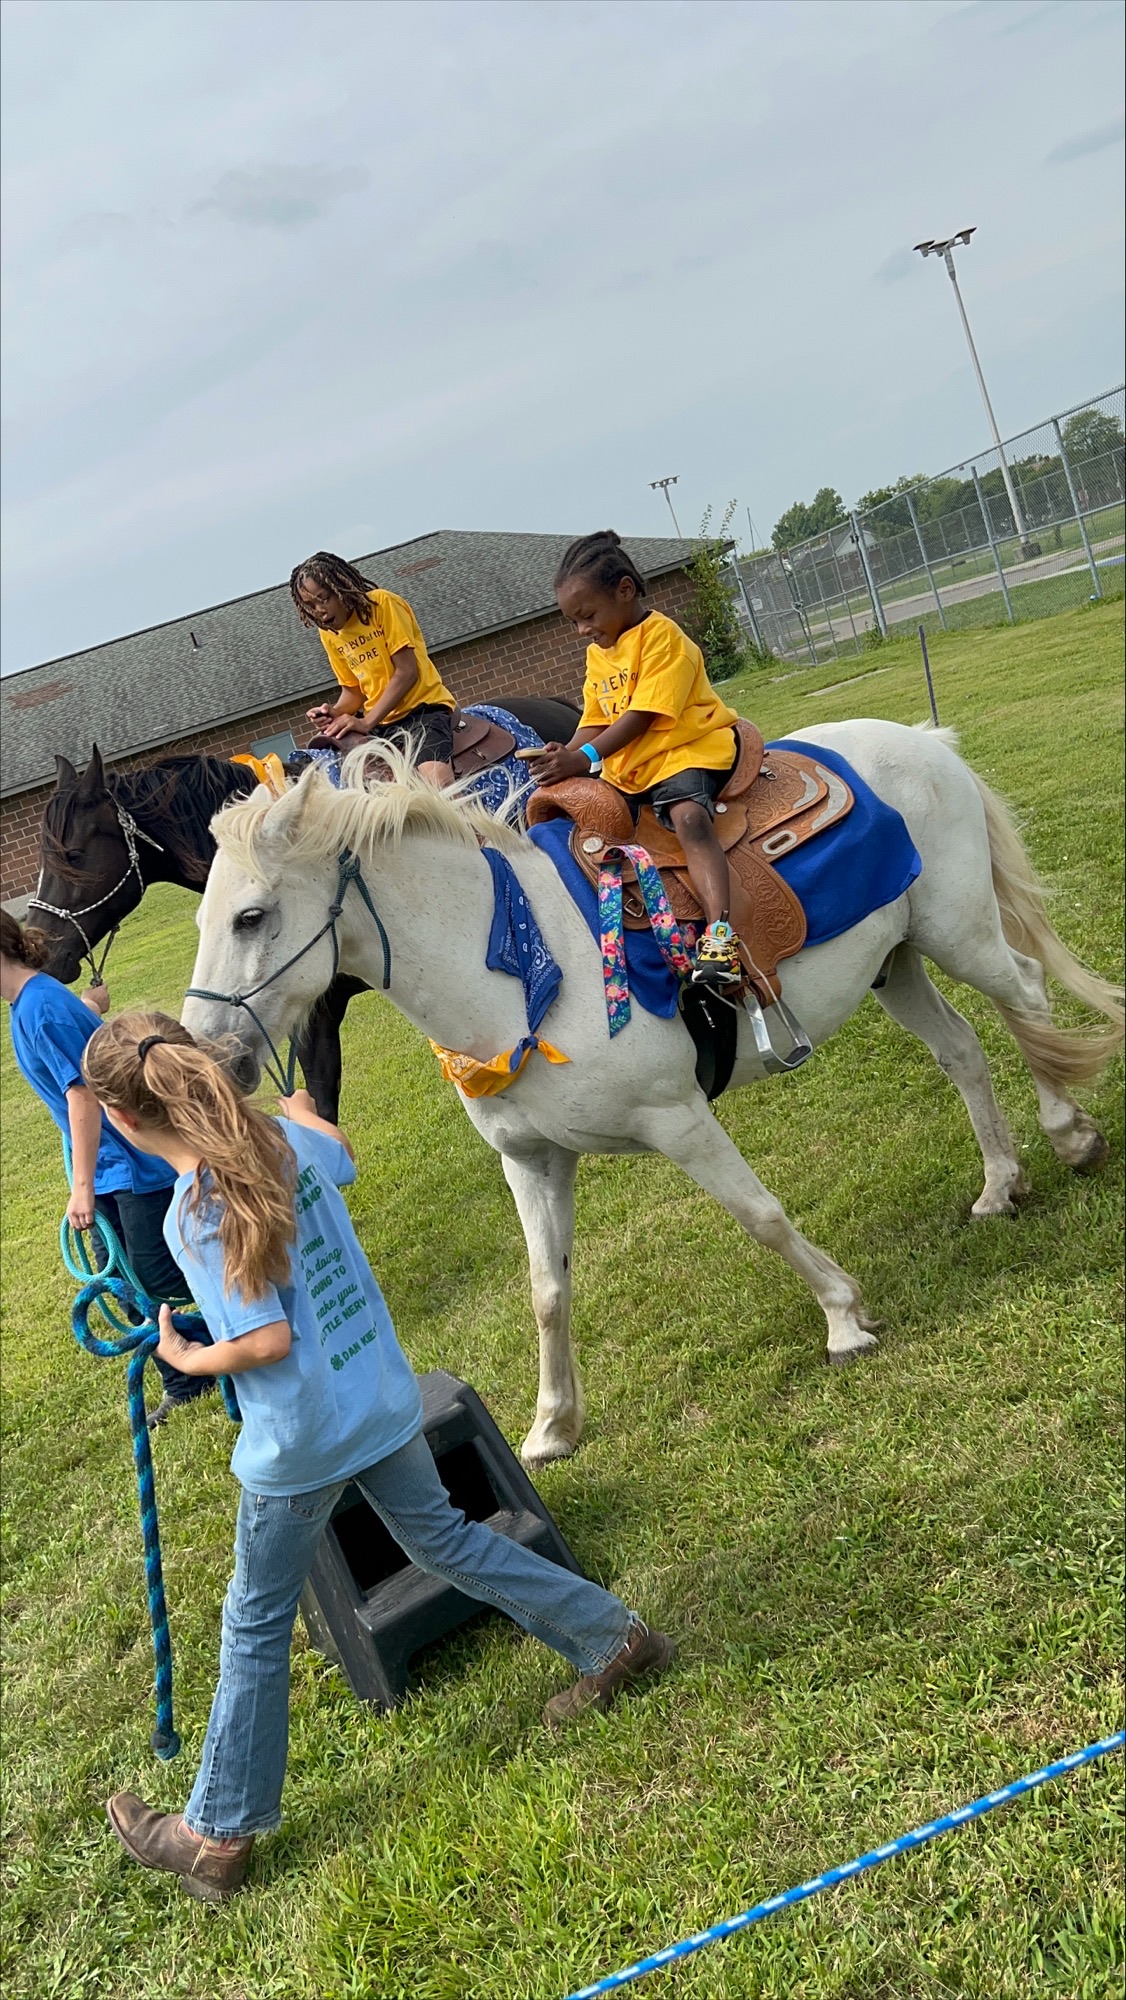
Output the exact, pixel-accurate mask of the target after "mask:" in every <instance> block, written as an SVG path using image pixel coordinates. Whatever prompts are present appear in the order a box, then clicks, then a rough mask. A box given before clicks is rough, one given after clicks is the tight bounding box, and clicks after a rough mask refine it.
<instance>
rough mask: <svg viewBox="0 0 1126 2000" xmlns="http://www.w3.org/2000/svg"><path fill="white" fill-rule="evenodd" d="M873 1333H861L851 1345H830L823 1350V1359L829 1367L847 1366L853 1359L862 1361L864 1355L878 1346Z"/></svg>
mask: <svg viewBox="0 0 1126 2000" xmlns="http://www.w3.org/2000/svg"><path fill="white" fill-rule="evenodd" d="M879 1344H880V1343H879V1341H878V1340H877V1339H876V1336H875V1334H874V1333H864V1334H861V1336H860V1339H859V1340H854V1341H853V1343H852V1346H851V1347H830V1348H827V1349H826V1351H825V1359H826V1360H827V1361H828V1363H829V1366H830V1368H849V1367H851V1365H852V1363H853V1362H854V1361H863V1360H864V1358H865V1356H866V1355H869V1354H871V1353H872V1351H873V1350H874V1349H875V1348H877V1347H878V1346H879Z"/></svg>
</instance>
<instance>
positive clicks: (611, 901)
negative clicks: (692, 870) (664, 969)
mask: <svg viewBox="0 0 1126 2000" xmlns="http://www.w3.org/2000/svg"><path fill="white" fill-rule="evenodd" d="M623 856H624V857H625V859H626V860H627V861H632V862H633V865H634V867H635V869H636V870H637V884H638V888H639V889H640V890H641V895H642V900H643V901H644V904H645V911H646V915H647V916H648V918H649V924H650V928H651V929H652V932H653V936H654V937H655V938H656V940H657V944H658V946H659V947H660V951H661V956H662V958H663V959H664V961H665V963H666V965H667V966H668V967H669V968H670V970H671V971H672V972H674V973H675V974H676V976H677V978H678V979H687V978H688V975H689V974H690V972H691V971H692V959H691V956H690V953H689V950H688V947H687V944H686V941H685V939H684V937H683V936H682V935H681V932H680V928H679V925H678V924H677V921H676V918H675V917H674V916H673V913H672V909H671V907H670V904H669V899H668V897H667V895H666V894H665V885H664V883H663V882H662V880H661V877H660V873H659V871H658V870H657V869H656V868H655V867H654V865H653V861H652V859H651V857H650V855H649V853H648V851H647V850H646V849H645V848H644V847H634V846H623V847H608V848H607V849H606V852H605V855H604V856H603V860H602V865H601V867H600V868H599V871H598V927H599V931H600V933H601V939H602V979H603V984H604V986H605V989H606V1018H607V1020H608V1022H609V1025H610V1036H611V1039H613V1037H614V1036H615V1035H618V1034H620V1033H621V1031H622V1029H623V1028H624V1027H625V1025H626V1023H627V1022H628V1020H629V1018H630V1000H629V971H628V968H627V965H626V947H625V927H624V924H623V922H622V857H623Z"/></svg>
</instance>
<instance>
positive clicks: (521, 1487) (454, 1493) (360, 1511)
mask: <svg viewBox="0 0 1126 2000" xmlns="http://www.w3.org/2000/svg"><path fill="white" fill-rule="evenodd" d="M419 1387H420V1388H421V1390H422V1428H423V1431H424V1434H425V1437H426V1442H427V1444H428V1445H429V1446H430V1449H431V1451H432V1452H433V1454H434V1462H435V1464H436V1465H437V1468H438V1472H439V1474H440V1476H441V1480H442V1484H443V1486H444V1487H445V1488H446V1491H447V1492H448V1494H449V1496H450V1499H451V1500H452V1501H453V1504H454V1506H455V1507H458V1508H460V1509H461V1511H462V1512H463V1513H464V1514H465V1516H466V1518H467V1520H470V1521H487V1522H488V1524H489V1526H490V1527H491V1528H494V1529H495V1530H496V1532H497V1533H498V1534H501V1535H509V1536H511V1538H512V1540H513V1541H517V1542H520V1543H521V1544H522V1545H523V1547H524V1548H527V1549H534V1550H535V1552H536V1554H537V1555H541V1556H547V1557H548V1558H549V1560H550V1561H551V1562H556V1563H558V1564H559V1565H560V1567H561V1568H563V1569H569V1570H572V1571H573V1572H574V1573H575V1575H577V1576H582V1574H583V1571H582V1568H581V1566H580V1564H579V1563H577V1562H576V1560H575V1558H574V1556H573V1555H572V1553H571V1551H570V1549H569V1548H568V1546H567V1544H566V1542H565V1541H564V1539H563V1536H562V1535H561V1534H560V1532H559V1529H558V1528H557V1527H556V1525H555V1522H554V1521H553V1520H552V1518H551V1515H550V1514H549V1513H548V1511H547V1508H546V1507H545V1506H544V1503H543V1501H542V1500H541V1499H540V1496H539V1494H538V1493H537V1492H536V1489H535V1487H534V1486H533V1485H532V1482H531V1480H530V1479H529V1478H528V1476H527V1474H526V1473H525V1472H524V1471H523V1469H522V1467H521V1465H520V1463H519V1461H518V1459H517V1458H516V1457H515V1454H514V1453H513V1452H512V1451H511V1450H510V1448H509V1446H508V1445H507V1444H506V1442H505V1440H504V1438H503V1437H502V1436H501V1433H500V1431H499V1430H498V1429H497V1426H496V1424H495V1423H494V1422H493V1419H492V1417H491V1416H490V1415H489V1412H488V1410H487V1409H486V1408H485V1405H484V1403H483V1402H482V1401H481V1398H480V1396H479V1395H478V1394H477V1392H476V1390H475V1389H471V1388H470V1386H469V1384H468V1382H461V1381H459V1380H458V1378H457V1376H456V1375H447V1374H446V1372H445V1371H444V1369H435V1371H434V1372H433V1374H430V1375H423V1376H421V1377H420V1379H419ZM486 1609H487V1606H485V1605H482V1604H481V1603H479V1602H478V1600H477V1599H476V1598H473V1597H466V1596H465V1594H464V1592H463V1591H460V1590H457V1589H455V1588H454V1585H453V1584H451V1583H446V1582H445V1581H444V1579H443V1578H441V1577H437V1576H428V1575H427V1574H426V1572H425V1571H423V1570H420V1569H416V1567H415V1565H414V1563H412V1562H411V1560H410V1557H409V1556H407V1555H405V1554H404V1553H403V1551H402V1549H400V1547H399V1545H398V1543H397V1542H395V1541H394V1540H393V1539H392V1537H391V1536H390V1534H389V1533H388V1531H387V1529H386V1528H385V1527H384V1525H383V1522H382V1521H381V1520H380V1518H379V1516H378V1514H377V1513H376V1512H375V1510H374V1508H372V1507H371V1506H370V1505H369V1503H368V1501H367V1500H366V1499H365V1498H364V1495H363V1493H362V1492H361V1491H360V1488H359V1487H358V1486H356V1485H355V1484H354V1483H353V1484H349V1485H348V1486H347V1487H346V1488H345V1490H344V1492H343V1493H342V1494H341V1496H340V1499H339V1501H338V1502H337V1504H336V1507H335V1509H334V1510H333V1513H332V1516H331V1518H330V1520H329V1523H328V1526H327V1527H326V1529H325V1532H324V1535H323V1536H322V1538H321V1544H320V1547H319V1549H318V1550H317V1555H316V1560H315V1561H314V1563H313V1568H312V1571H311V1572H310V1576H309V1581H308V1583H307V1584H306V1586H305V1589H304V1591H303V1593H302V1596H301V1611H302V1615H303V1617H304V1620H305V1625H306V1628H307V1630H308V1633H309V1637H310V1639H311V1641H312V1643H313V1645H314V1646H315V1647H316V1649H317V1651H318V1652H321V1653H324V1654H325V1656H326V1657H327V1658H328V1659H331V1660H333V1661H335V1662H336V1664H337V1665H338V1666H340V1667H341V1669H342V1670H343V1672H344V1674H345V1676H346V1678H347V1681H348V1685H349V1686H350V1688H351V1689H352V1692H353V1694H355V1695H358V1696H359V1697H360V1699H361V1701H370V1702H375V1703H376V1704H377V1706H379V1707H380V1708H395V1707H397V1706H398V1704H399V1702H401V1701H402V1700H403V1698H404V1696H405V1695H406V1692H407V1666H408V1662H409V1661H410V1658H411V1655H412V1654H413V1653H417V1652H419V1651H420V1650H421V1648H422V1647H424V1646H431V1645H433V1644H434V1642H435V1641H436V1640H438V1639H442V1638H444V1637H445V1635H446V1634H447V1633H448V1632H452V1631H454V1630H456V1628H457V1627H458V1626H459V1625H464V1624H465V1623H466V1622H467V1620H469V1619H470V1618H475V1617H477V1616H478V1614H479V1613H481V1612H482V1611H484V1610H486Z"/></svg>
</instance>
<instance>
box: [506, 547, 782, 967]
mask: <svg viewBox="0 0 1126 2000" xmlns="http://www.w3.org/2000/svg"><path fill="white" fill-rule="evenodd" d="M645 594H646V592H645V579H644V577H643V576H642V575H641V572H640V571H639V570H638V569H637V567H636V565H635V564H634V563H633V562H632V560H631V559H630V557H629V556H628V555H627V554H626V552H625V550H624V549H623V547H622V545H621V541H620V539H619V537H618V536H617V535H616V534H614V532H613V530H612V529H607V530H606V531H605V532H603V533H600V534H594V535H584V536H582V537H581V539H580V540H579V541H577V542H572V543H571V546H570V548H569V549H567V551H566V552H565V554H564V556H563V560H562V562H561V563H560V565H559V569H558V572H557V574H556V578H555V595H556V597H557V599H558V601H559V609H560V610H561V612H562V613H563V616H564V617H565V618H567V619H569V620H570V622H571V624H572V625H574V627H575V630H576V631H577V632H578V633H579V635H580V637H581V638H584V639H589V640H590V641H591V642H592V643H591V644H590V645H589V646H588V647H587V655H586V685H585V688H584V690H583V714H582V721H581V723H580V724H579V727H578V729H577V730H576V732H575V734H574V736H572V738H571V740H570V742H569V743H568V744H567V745H566V746H564V745H562V744H559V743H549V744H548V745H547V746H546V747H545V751H544V755H543V757H542V758H539V759H537V760H536V763H535V773H536V777H537V779H538V780H539V782H540V784H543V785H552V784H555V783H556V782H557V781H558V780H559V779H560V778H577V777H589V776H591V775H592V774H593V775H594V776H598V777H603V778H605V779H607V780H608V782H609V783H610V784H612V785H614V786H615V787H616V789H617V790H618V791H619V792H621V793H622V794H623V795H624V797H625V800H626V803H627V805H628V806H629V809H630V811H631V813H632V815H633V819H634V823H635V824H636V822H637V819H638V817H639V815H640V812H641V808H642V806H643V805H651V806H652V808H653V811H654V812H655V814H656V816H657V818H658V820H659V821H660V823H661V825H662V826H667V827H670V828H671V829H672V831H673V832H674V833H675V834H676V836H677V838H678V840H679V841H680V843H681V846H682V847H683V849H684V856H685V860H686V861H687V864H688V872H689V875H690V877H691V880H692V887H693V888H694V890H695V891H696V895H697V896H698V898H699V900H700V903H701V905H702V907H703V911H704V915H705V917H706V919H707V929H706V930H705V932H704V934H703V936H702V937H701V939H700V942H699V945H698V946H697V949H696V964H695V968H694V970H693V973H692V979H693V982H694V983H695V984H698V985H707V986H713V987H719V988H723V987H730V986H736V985H738V983H739V981H740V979H741V978H742V968H741V966H740V963H739V952H738V946H739V940H738V938H737V937H736V935H735V933H734V931H733V930H732V928H731V922H730V916H729V908H728V906H729V902H730V887H729V876H728V869H727V857H726V855H725V854H724V852H723V849H722V847H721V846H720V844H719V841H718V840H717V838H716V835H715V830H714V828H713V826H712V819H713V816H714V813H715V802H716V799H717V798H718V797H719V794H720V793H721V791H722V790H723V787H724V785H725V784H726V783H727V780H728V778H729V777H730V776H731V773H732V770H733V769H734V766H735V760H736V756H737V754H738V750H737V744H736V739H735V735H734V725H735V723H736V722H737V721H738V717H737V715H736V713H735V710H734V709H732V708H728V707H727V706H726V704H725V703H724V702H722V701H720V699H719V697H718V695H717V694H716V693H715V690H714V689H713V687H712V686H711V683H710V682H709V680H708V677H707V674H706V673H705V671H704V656H703V654H702V653H701V651H700V648H699V647H698V646H697V645H696V644H694V642H693V641H692V640H691V639H690V638H689V637H688V635H687V633H686V632H682V631H681V629H680V626H679V625H676V624H674V622H673V620H672V619H671V618H666V617H665V615H664V613H663V612H661V611H648V610H647V609H646V607H645V605H644V603H643V602H642V599H643V598H644V597H645Z"/></svg>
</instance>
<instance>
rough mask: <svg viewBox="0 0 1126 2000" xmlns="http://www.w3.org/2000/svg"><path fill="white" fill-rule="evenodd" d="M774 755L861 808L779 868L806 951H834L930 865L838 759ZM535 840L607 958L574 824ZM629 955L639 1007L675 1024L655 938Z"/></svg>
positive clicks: (629, 942)
mask: <svg viewBox="0 0 1126 2000" xmlns="http://www.w3.org/2000/svg"><path fill="white" fill-rule="evenodd" d="M766 747H767V750H768V751H770V750H800V751H803V752H804V753H805V755H806V756H808V757H816V758H817V759H818V761H819V763H822V764H824V765H826V766H827V768H828V769H829V770H830V771H835V772H836V775H837V776H838V777H839V778H843V779H844V781H845V783H846V784H847V785H850V786H851V788H852V792H853V797H854V799H855V804H854V805H853V808H852V811H851V812H850V813H847V814H846V815H845V817H844V819H842V820H838V821H837V823H836V825H835V826H830V827H826V829H825V831H824V833H817V834H814V836H813V839H812V840H807V841H806V842H805V844H804V846H802V847H799V848H797V849H795V851H794V852H793V853H792V854H785V855H783V856H782V859H781V860H780V861H776V862H775V863H774V866H775V867H776V869H777V870H778V873H779V875H781V876H782V878H783V880H784V881H786V882H787V883H788V884H789V886H790V888H791V889H792V890H793V892H794V894H795V896H796V897H797V898H798V901H799V902H800V904H801V906H802V908H803V910H804V911H805V918H806V924H807V926H808V931H807V935H806V940H805V943H806V946H809V945H811V944H827V943H828V942H829V939H830V938H835V937H840V936H841V934H842V932H844V931H849V930H851V929H852V927H853V925H854V924H859V923H861V922H863V919H864V918H865V917H867V916H870V915H871V913H872V911H873V910H881V909H883V907H884V905H885V903H894V902H895V901H896V899H897V898H898V897H899V896H902V895H903V893H904V891H905V890H906V889H909V888H910V887H911V884H912V882H914V880H915V878H916V877H917V875H918V874H919V873H920V871H921V869H922V865H923V864H922V862H921V861H920V859H919V856H918V853H917V852H916V849H915V843H914V841H913V840H912V839H911V836H910V834H909V833H908V831H907V828H906V826H905V825H904V822H903V819H902V817H901V816H900V814H899V813H897V812H896V811H895V808H894V807H893V806H886V805H885V804H884V803H883V800H882V799H878V798H877V797H876V794H875V792H873V791H871V790H870V789H869V787H868V786H867V785H866V784H865V783H864V780H863V778H859V777H857V775H856V772H855V771H854V770H853V769H852V766H851V765H850V764H846V762H845V760H844V758H843V757H838V756H837V754H836V752H835V751H833V750H822V749H821V747H820V745H819V744H816V743H804V742H802V741H801V740H800V739H799V738H798V737H791V736H786V737H783V738H781V739H780V740H779V741H778V742H776V743H768V744H767V746H766ZM528 839H529V840H534V841H535V843H536V846H537V847H541V848H542V849H543V851H544V853H545V854H548V855H550V857H551V859H552V861H554V863H555V866H556V867H557V869H558V870H559V873H560V875H561V876H562V878H563V881H564V882H565V883H566V886H567V888H568V890H569V891H570V894H571V896H572V897H573V898H574V900H575V902H576V903H577V904H578V906H579V909H580V910H581V911H582V913H583V916H584V917H585V919H586V923H587V928H588V929H589V931H590V934H591V937H592V938H593V939H594V942H595V944H596V945H597V946H598V948H599V950H601V931H600V927H599V918H598V893H597V891H596V889H595V888H594V886H593V884H592V883H590V882H588V881H587V879H586V876H585V875H584V874H583V872H582V870H581V868H579V866H578V865H577V863H576V862H575V861H574V859H573V858H572V855H571V849H570V839H571V821H570V820H569V819H552V820H546V821H544V822H543V823H542V824H541V825H540V826H533V827H530V828H529V831H528ZM625 947H626V968H627V971H628V973H629V986H630V993H631V995H632V997H633V999H635V1000H636V1001H637V1003H638V1005H639V1006H641V1007H644V1009H645V1011H646V1013H647V1014H658V1015H660V1016H662V1017H663V1018H664V1019H665V1020H671V1018H672V1016H673V1015H674V1014H675V1013H676V1009H677V994H678V990H679V986H678V981H677V980H676V978H675V976H674V975H673V973H672V972H670V970H669V968H668V966H667V965H666V963H665V960H664V958H663V956H662V954H661V949H660V946H659V945H658V943H657V940H656V938H655V937H654V935H653V933H652V931H651V930H644V931H633V930H628V931H626V933H625Z"/></svg>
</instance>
